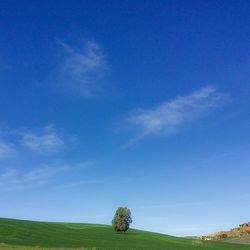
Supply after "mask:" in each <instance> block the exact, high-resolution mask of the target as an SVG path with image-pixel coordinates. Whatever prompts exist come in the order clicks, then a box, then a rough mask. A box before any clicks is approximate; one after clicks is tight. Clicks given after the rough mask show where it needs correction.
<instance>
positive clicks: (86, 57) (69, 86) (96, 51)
mask: <svg viewBox="0 0 250 250" xmlns="http://www.w3.org/2000/svg"><path fill="white" fill-rule="evenodd" d="M57 42H58V44H59V45H60V46H61V48H62V49H63V52H64V54H65V57H64V60H62V63H61V64H60V69H59V71H60V72H59V82H60V84H62V85H63V87H64V88H65V89H66V91H71V92H72V93H74V94H77V95H81V96H83V97H86V98H91V97H96V96H97V95H98V94H99V92H100V90H101V87H100V80H101V78H102V77H103V74H104V72H105V69H106V68H107V61H106V57H105V55H104V53H103V51H102V49H101V47H100V45H99V44H97V43H96V42H93V41H90V40H84V42H83V47H82V48H80V49H77V48H74V47H72V46H70V45H69V44H67V43H65V42H63V41H60V40H57Z"/></svg>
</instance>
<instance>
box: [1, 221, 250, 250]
mask: <svg viewBox="0 0 250 250" xmlns="http://www.w3.org/2000/svg"><path fill="white" fill-rule="evenodd" d="M54 248H56V249H58V248H59V249H82V250H83V249H86V250H87V249H89V250H90V249H92V250H94V249H95V250H98V249H99V250H108V249H110V250H115V249H117V250H143V249H145V250H147V249H148V250H149V249H150V250H158V249H159V250H160V249H161V250H193V249H194V250H195V249H204V250H216V249H218V250H245V249H246V250H247V249H249V250H250V246H248V245H239V244H231V243H224V242H214V241H200V240H194V239H186V238H178V237H173V236H168V235H164V234H158V233H151V232H146V231H141V230H135V229H130V230H129V231H128V232H127V233H116V232H114V231H113V230H112V228H111V226H106V225H96V224H80V223H56V222H35V221H25V220H14V219H0V250H4V249H9V250H10V249H16V250H25V249H27V250H31V249H37V250H38V249H54Z"/></svg>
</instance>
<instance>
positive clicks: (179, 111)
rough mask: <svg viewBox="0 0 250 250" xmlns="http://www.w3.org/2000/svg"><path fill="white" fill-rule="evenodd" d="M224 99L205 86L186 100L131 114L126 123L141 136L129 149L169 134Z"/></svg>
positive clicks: (164, 103) (215, 91) (182, 98)
mask: <svg viewBox="0 0 250 250" xmlns="http://www.w3.org/2000/svg"><path fill="white" fill-rule="evenodd" d="M223 100H224V95H222V94H220V93H219V92H218V91H217V90H216V89H215V88H214V87H212V86H206V87H204V88H202V89H200V90H198V91H195V92H193V93H191V94H190V95H187V96H178V97H177V98H175V99H173V100H171V101H167V102H163V103H160V104H159V105H157V106H156V107H153V108H150V109H137V110H134V111H133V112H132V113H131V114H130V115H129V116H128V117H127V118H126V122H127V123H128V124H129V125H130V126H132V127H134V128H138V129H139V131H140V133H139V135H138V136H137V137H135V138H133V139H132V140H131V141H130V142H129V144H128V145H130V144H133V143H135V142H136V141H138V140H140V139H142V138H143V137H145V136H148V135H157V134H171V133H174V132H176V131H177V130H178V129H179V128H180V127H181V126H182V125H184V124H186V123H187V122H190V121H192V120H195V119H196V118H198V117H200V116H201V115H203V114H205V113H207V112H208V111H210V110H212V109H215V108H217V107H218V106H220V105H221V104H222V103H223Z"/></svg>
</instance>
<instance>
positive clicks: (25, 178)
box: [0, 164, 68, 190]
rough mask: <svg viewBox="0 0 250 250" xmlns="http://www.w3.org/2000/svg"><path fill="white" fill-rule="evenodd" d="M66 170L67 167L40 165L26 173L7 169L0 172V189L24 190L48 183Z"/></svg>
mask: <svg viewBox="0 0 250 250" xmlns="http://www.w3.org/2000/svg"><path fill="white" fill-rule="evenodd" d="M66 170H68V166H55V165H47V164H42V165H39V166H38V167H36V168H33V169H30V170H28V171H21V170H18V169H15V168H7V169H4V170H3V171H2V172H0V187H2V188H4V189H7V190H13V189H26V188H32V187H36V186H40V185H43V184H46V183H48V181H49V180H50V179H51V178H53V177H54V176H55V175H57V174H59V173H61V172H64V171H66Z"/></svg>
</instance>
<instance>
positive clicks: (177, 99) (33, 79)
mask: <svg viewBox="0 0 250 250" xmlns="http://www.w3.org/2000/svg"><path fill="white" fill-rule="evenodd" d="M0 7H1V8H0V10H1V11H0V115H1V116H0V197H1V206H0V216H1V217H11V218H22V219H33V220H46V221H77V222H92V223H107V224H109V223H110V222H111V220H112V217H113V214H114V211H115V209H116V208H117V207H118V206H127V207H129V208H130V209H131V211H132V217H133V219H134V222H133V227H136V228H140V229H146V230H152V231H158V232H163V233H168V234H173V235H200V234H206V233H209V232H213V231H215V230H220V229H224V228H225V229H227V228H231V227H234V226H237V225H238V224H239V223H242V222H246V221H249V220H250V214H249V211H250V199H249V191H250V189H249V174H250V168H249V166H250V165H249V164H250V157H249V153H250V152H249V149H250V133H249V132H250V116H249V114H250V113H249V110H250V102H249V98H250V92H249V91H250V85H249V83H250V82H249V79H250V75H249V72H250V71H249V66H250V54H249V49H250V48H249V37H250V29H249V22H250V16H249V12H250V4H249V1H247V0H246V1H243V0H240V1H156V2H153V1H105V3H104V2H102V1H53V2H51V1H35V2H34V1H22V2H21V1H5V2H2V3H1V6H0Z"/></svg>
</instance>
